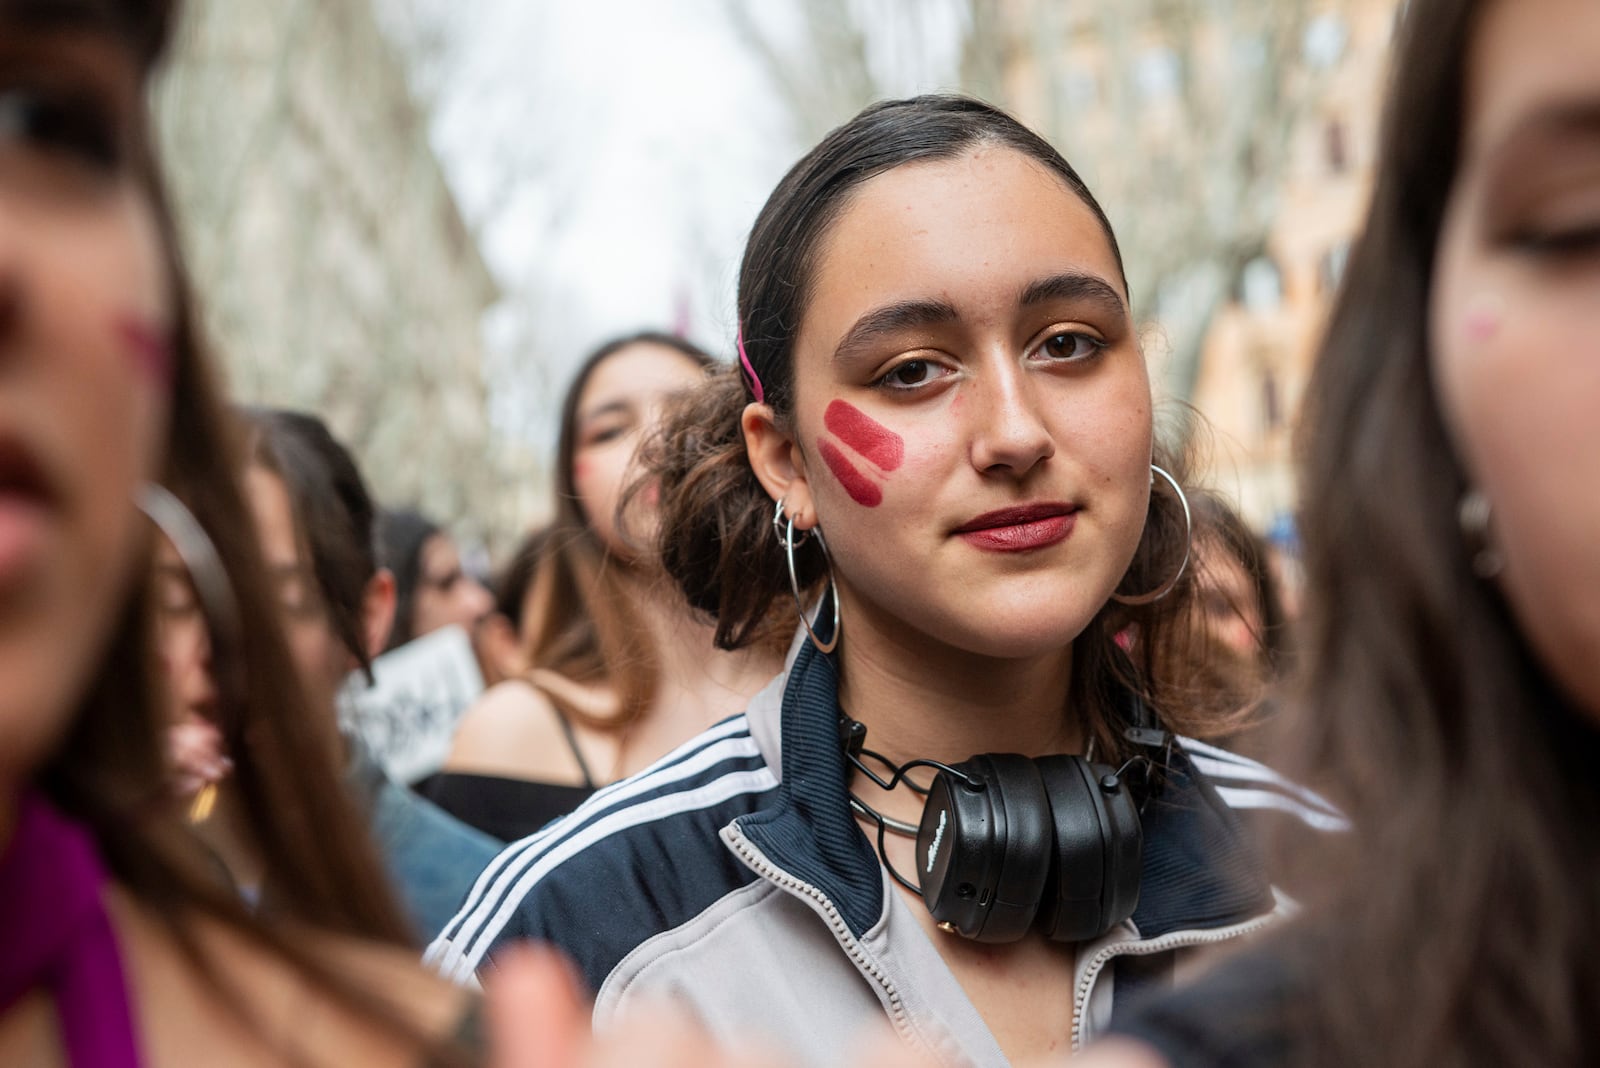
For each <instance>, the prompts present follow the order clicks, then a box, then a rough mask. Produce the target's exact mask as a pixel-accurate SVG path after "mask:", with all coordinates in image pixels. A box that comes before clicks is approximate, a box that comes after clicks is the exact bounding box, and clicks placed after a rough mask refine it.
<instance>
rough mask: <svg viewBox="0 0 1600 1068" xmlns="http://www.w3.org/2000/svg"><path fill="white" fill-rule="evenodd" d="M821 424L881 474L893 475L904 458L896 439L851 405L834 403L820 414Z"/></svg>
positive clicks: (901, 442) (899, 440)
mask: <svg viewBox="0 0 1600 1068" xmlns="http://www.w3.org/2000/svg"><path fill="white" fill-rule="evenodd" d="M822 422H823V425H825V426H826V427H827V428H828V429H829V430H831V431H833V433H834V435H835V436H836V437H838V439H839V440H840V441H842V442H844V443H845V444H846V445H848V446H850V447H851V448H852V449H854V450H856V452H859V453H860V454H861V455H862V456H865V457H866V458H867V459H868V460H870V461H871V462H872V463H873V464H874V465H876V466H877V467H880V468H882V469H883V470H885V471H893V470H894V469H895V468H897V467H899V466H900V464H901V462H902V461H903V460H905V458H906V443H905V441H904V440H903V439H902V438H901V437H900V435H899V434H896V433H895V432H894V431H892V430H890V429H889V428H888V427H886V426H884V425H883V424H882V423H880V422H878V421H877V420H876V419H874V418H872V417H871V416H869V415H867V414H866V413H865V412H862V411H861V410H860V409H859V408H857V407H855V405H853V404H849V403H847V402H845V401H842V400H836V401H834V402H833V403H832V404H830V405H828V410H827V411H825V412H823V413H822ZM835 474H837V472H835ZM841 481H842V480H841Z"/></svg>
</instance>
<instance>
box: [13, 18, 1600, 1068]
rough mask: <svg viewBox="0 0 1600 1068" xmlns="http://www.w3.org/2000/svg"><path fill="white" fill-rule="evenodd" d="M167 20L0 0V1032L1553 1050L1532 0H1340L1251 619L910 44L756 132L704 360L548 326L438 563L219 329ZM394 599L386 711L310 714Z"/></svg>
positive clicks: (1086, 261)
mask: <svg viewBox="0 0 1600 1068" xmlns="http://www.w3.org/2000/svg"><path fill="white" fill-rule="evenodd" d="M176 17H177V11H176V5H175V4H174V3H171V2H164V0H0V687H3V688H4V689H3V693H4V696H3V698H0V1064H7V1065H9V1064H19V1065H20V1064H26V1065H35V1064H38V1065H63V1066H75V1068H85V1066H99V1065H106V1066H117V1068H126V1066H134V1065H141V1064H149V1065H180V1064H230V1065H231V1064H241V1065H255V1064H260V1065H276V1064H295V1065H366V1064H373V1065H379V1064H384V1065H387V1064H443V1065H455V1064H461V1065H467V1064H488V1065H494V1066H500V1068H510V1066H517V1068H521V1066H525V1065H526V1066H532V1065H539V1066H545V1065H551V1066H561V1065H619V1064H630V1065H632V1064H654V1065H678V1064H695V1065H701V1064H706V1065H746V1066H758V1065H760V1066H776V1065H797V1066H807V1065H836V1064H852V1063H858V1064H889V1065H899V1066H911V1065H924V1066H933V1065H1004V1064H1012V1063H1016V1064H1033V1065H1047V1064H1056V1063H1062V1062H1064V1061H1067V1060H1068V1059H1070V1061H1071V1063H1073V1064H1080V1063H1081V1064H1083V1065H1086V1066H1098V1068H1115V1066H1126V1068H1159V1066H1163V1065H1168V1066H1173V1068H1188V1066H1196V1068H1199V1066H1224V1065H1228V1066H1258V1065H1260V1066H1265V1065H1280V1064H1281V1065H1291V1064H1292V1065H1301V1064H1328V1065H1349V1064H1361V1065H1369V1064H1370V1065H1395V1066H1413V1065H1454V1064H1460V1065H1477V1064H1484V1065H1487V1064H1494V1065H1530V1066H1531V1065H1584V1064H1592V1063H1600V1027H1597V1026H1596V1024H1595V1023H1594V1022H1593V1021H1592V1018H1591V1017H1590V1015H1589V1012H1588V1010H1589V1008H1590V1007H1591V1006H1593V1005H1596V1004H1600V963H1597V960H1600V954H1597V953H1596V952H1595V950H1596V949H1597V948H1600V931H1597V930H1596V929H1595V928H1596V926H1597V922H1600V921H1597V920H1596V919H1595V918H1594V917H1595V915H1596V913H1595V910H1594V909H1593V908H1592V907H1590V906H1588V905H1585V904H1584V902H1585V901H1588V900H1589V893H1590V889H1589V883H1588V878H1587V874H1586V873H1588V872H1591V871H1594V870H1595V869H1596V867H1597V859H1600V857H1597V854H1600V850H1597V848H1596V846H1597V842H1596V834H1595V830H1594V829H1595V827H1597V826H1600V811H1597V809H1600V780H1597V779H1596V777H1595V776H1594V775H1593V773H1592V768H1593V767H1594V766H1595V758H1596V757H1597V756H1600V753H1597V749H1600V744H1597V743H1600V722H1597V720H1600V553H1597V552H1596V549H1595V546H1596V545H1597V544H1600V506H1596V505H1595V504H1594V503H1593V502H1592V501H1591V500H1590V495H1588V494H1586V493H1585V492H1584V491H1585V489H1586V488H1587V487H1589V486H1590V485H1592V484H1593V483H1594V481H1595V478H1596V476H1600V432H1597V429H1596V427H1597V425H1600V424H1597V422H1596V420H1595V418H1594V413H1595V412H1597V411H1600V370H1597V369H1600V359H1597V358H1596V357H1600V347H1597V342H1596V340H1595V338H1596V336H1600V334H1597V331H1596V330H1595V329H1594V328H1595V327H1596V326H1597V325H1600V301H1597V300H1596V296H1597V294H1600V74H1597V71H1600V8H1597V7H1596V6H1595V5H1594V4H1593V3H1592V0H1412V2H1411V3H1409V4H1408V5H1407V6H1406V9H1405V12H1404V15H1403V16H1402V18H1401V20H1400V23H1399V26H1398V29H1397V37H1396V45H1395V55H1394V59H1393V73H1392V75H1391V80H1390V85H1389V88H1388V94H1387V105H1386V112H1385V118H1384V124H1383V128H1382V132H1381V143H1380V146H1379V163H1378V167H1377V174H1376V179H1375V184H1374V188H1373V192H1372V199H1371V204H1370V207H1369V212H1368V217H1367V219H1366V222H1365V224H1364V228H1363V230H1362V232H1361V234H1360V235H1359V236H1358V238H1357V240H1356V242H1355V244H1354V246H1353V251H1352V254H1351V258H1350V261H1349V267H1348V270H1347V275H1346V279H1345V282H1344V284H1343V285H1342V287H1341V289H1340V292H1339V294H1338V296H1337V298H1336V300H1335V304H1334V308H1333V310H1332V313H1331V315H1330V318H1329V322H1328V324H1327V327H1326V334H1325V337H1324V338H1323V340H1322V342H1321V346H1320V351H1319V355H1318V360H1317V364H1316V369H1315V373H1314V375H1313V379H1312V381H1311V383H1310V385H1309V386H1308V389H1307V399H1306V410H1305V412H1304V415H1303V450H1302V452H1303V470H1302V492H1303V495H1304V501H1303V505H1302V509H1301V515H1300V532H1301V539H1302V541H1303V560H1302V566H1303V570H1304V576H1305V586H1304V589H1303V590H1301V591H1298V592H1297V596H1296V598H1295V601H1296V604H1297V606H1298V609H1297V611H1296V612H1294V613H1291V612H1290V611H1288V610H1287V609H1286V606H1285V601H1284V598H1283V597H1282V591H1281V590H1280V588H1279V584H1278V578H1277V575H1276V573H1275V571H1274V567H1273V564H1272V561H1271V559H1270V556H1271V552H1270V550H1269V549H1268V547H1267V546H1266V545H1265V544H1264V543H1263V542H1262V540H1261V539H1260V538H1259V537H1258V536H1256V535H1255V534H1254V533H1253V532H1252V531H1250V529H1249V528H1248V527H1247V526H1246V525H1245V524H1244V523H1243V522H1242V521H1241V520H1240V518H1239V517H1238V515H1237V514H1236V513H1235V512H1234V511H1233V510H1232V509H1231V508H1230V507H1229V505H1228V503H1227V502H1226V501H1225V500H1224V499H1222V498H1221V497H1219V496H1218V495H1217V494H1215V493H1214V492H1210V491H1208V490H1207V489H1206V488H1204V487H1203V486H1201V485H1199V484H1198V481H1197V479H1198V476H1197V474H1196V472H1195V470H1194V469H1193V468H1194V466H1195V462H1194V458H1193V457H1192V456H1191V455H1190V445H1189V444H1188V443H1187V442H1182V441H1168V440H1163V438H1162V436H1161V435H1160V434H1158V433H1157V430H1156V424H1157V420H1156V419H1155V417H1154V403H1153V398H1152V391H1151V385H1150V380H1149V377H1148V373H1147V369H1146V362H1145V356H1144V353H1143V351H1142V350H1141V346H1140V334H1139V331H1138V329H1137V320H1136V318H1135V316H1136V314H1137V313H1138V309H1135V308H1133V307H1131V306H1130V302H1129V293H1128V285H1127V281H1126V277H1125V274H1124V268H1123V263H1122V258H1121V252H1120V250H1119V247H1118V244H1117V240H1116V236H1115V233H1114V231H1113V227H1112V225H1111V223H1110V222H1109V220H1108V219H1107V217H1106V215H1105V213H1104V212H1103V211H1102V210H1101V208H1100V206H1099V205H1098V203H1097V202H1096V200H1095V198H1094V195H1093V194H1092V192H1091V191H1090V190H1089V188H1088V187H1087V186H1086V185H1085V184H1084V182H1083V181H1082V180H1081V179H1080V177H1079V175H1078V173H1077V171H1076V170H1075V169H1074V168H1073V166H1072V165H1071V164H1070V163H1069V162H1068V160H1067V159H1066V158H1064V157H1063V156H1062V155H1061V153H1060V152H1059V150H1058V149H1057V148H1055V147H1054V146H1052V145H1050V144H1049V143H1047V142H1046V141H1044V140H1042V139H1041V138H1040V137H1038V136H1037V135H1036V134H1034V133H1033V132H1032V131H1030V130H1029V129H1028V128H1027V127H1026V126H1025V125H1023V124H1022V123H1020V122H1018V121H1017V120H1016V119H1015V118H1013V117H1011V116H1010V115H1008V114H1006V113H1005V112H1004V111H1001V110H999V109H997V108H995V107H993V106H991V105H988V104H986V103H982V102H980V101H977V100H974V99H971V98H967V97H962V96H954V95H927V96H919V97H915V98H911V99H905V100H893V101H884V102H880V103H878V104H874V105H872V106H870V107H868V108H867V109H866V110H864V111H862V112H861V113H860V114H859V115H857V116H855V117H854V118H852V119H850V120H849V121H847V122H845V123H844V124H843V125H842V126H840V127H838V128H837V129H835V130H833V131H832V132H831V133H829V134H827V135H826V136H825V137H824V138H823V139H822V140H821V141H820V142H819V143H818V144H817V145H816V146H814V147H813V148H812V149H811V150H810V151H808V152H807V153H806V154H805V155H804V156H803V157H802V158H801V159H800V160H799V161H798V162H797V163H796V164H795V165H794V166H793V167H792V168H791V169H790V170H789V172H788V173H787V174H786V175H785V176H784V178H783V179H782V181H781V182H780V183H779V184H778V186H777V188H776V189H775V190H774V191H773V193H772V194H771V196H770V197H769V199H768V200H767V202H766V204H765V205H764V207H763V208H762V210H761V212H760V214H759V216H758V217H757V219H756V221H755V223H754V226H753V228H752V230H751V233H750V235H749V239H748V242H747V245H746V248H745V253H744V257H743V261H742V263H741V264H740V268H739V279H738V301H737V313H736V314H737V322H736V324H734V326H735V334H736V340H735V342H734V345H733V351H732V352H730V353H728V354H727V355H726V357H725V358H720V359H719V358H717V357H715V356H713V355H712V354H711V353H708V352H706V351H704V350H702V349H700V348H699V347H697V346H695V345H694V344H692V343H690V342H689V341H687V340H685V339H683V338H681V337H677V336H674V335H670V334H666V333H660V332H654V331H644V332H639V333H633V334H628V335H626V336H621V337H619V338H618V339H616V340H615V341H612V342H610V343H608V344H606V345H604V346H602V347H600V348H599V349H597V350H596V351H595V352H594V353H592V354H591V355H590V356H589V358H588V359H587V360H586V361H585V362H584V363H583V364H582V366H581V368H580V370H579V371H578V373H577V375H576V377H575V379H574V381H573V382H572V384H571V385H570V387H569V389H568V391H567V393H566V396H565V399H564V402H563V404H562V407H561V421H560V427H559V431H558V434H559V436H558V438H557V441H556V446H557V447H556V466H555V470H554V477H553V479H552V481H553V484H554V487H555V493H554V500H553V501H552V505H553V515H554V519H553V520H552V521H551V522H550V523H549V524H548V525H546V526H543V527H541V528H540V529H538V530H535V531H531V532H529V533H528V534H527V536H526V538H525V540H524V541H523V543H522V544H521V545H519V546H518V548H517V550H516V552H515V554H514V555H513V556H511V557H510V558H509V559H508V560H507V561H506V562H505V565H504V567H503V568H501V569H500V570H499V571H498V572H496V573H495V574H494V575H493V576H485V575H474V574H473V573H472V568H470V567H469V566H467V565H466V564H464V563H463V559H464V554H463V552H462V551H461V548H460V547H459V546H458V545H457V544H456V543H455V541H454V540H453V539H452V537H451V535H450V533H449V525H450V524H449V522H448V521H449V520H450V519H451V518H455V517H430V516H426V515H423V514H421V513H419V512H418V511H416V510H414V509H411V508H408V507H405V502H391V503H393V504H394V505H396V507H393V508H389V509H383V508H380V507H379V505H378V504H377V502H375V501H374V499H373V497H372V494H371V493H370V491H369V489H368V486H367V481H366V479H365V478H364V477H363V474H362V472H361V471H360V469H359V467H358V464H357V462H356V460H355V459H354V458H353V457H352V455H351V453H350V452H349V451H348V450H347V449H346V448H345V447H344V446H343V445H342V444H341V443H340V442H339V441H338V440H337V437H336V436H335V434H334V433H332V432H331V431H330V429H329V428H328V427H327V426H326V425H325V424H324V423H323V422H322V420H321V419H319V418H318V417H317V416H316V415H315V414H314V413H308V412H297V411H289V410H282V409H274V408H261V407H249V406H244V405H242V404H240V403H238V402H237V401H236V400H234V399H231V398H230V397H229V396H228V395H227V393H226V391H225V390H224V388H223V386H222V384H221V381H220V377H219V375H218V372H217V370H216V367H215V362H214V357H213V356H212V354H211V353H210V352H209V351H208V349H207V346H206V343H205V341H204V338H203V336H202V331H201V329H200V327H199V325H198V322H199V318H198V316H197V313H196V307H195V298H194V295H193V292H192V288H191V284H190V281H189V279H188V276H187V274H186V272H185V269H184V266H183V263H182V258H181V255H180V253H179V249H178V246H177V243H176V240H175V236H174V235H175V232H176V231H175V226H174V218H173V211H174V210H180V211H181V205H178V206H176V209H175V208H174V206H173V205H171V204H170V203H169V202H168V200H167V198H166V195H165V193H164V189H163V185H162V181H161V177H160V172H161V168H160V160H159V158H158V156H157V153H156V152H155V149H154V146H153V139H152V136H151V116H150V114H149V111H148V107H149V102H148V92H147V90H148V82H149V79H150V77H151V76H152V73H153V71H154V70H156V69H157V67H158V65H159V63H160V61H161V57H162V55H163V53H164V51H165V50H166V47H167V45H168V43H169V38H170V36H171V34H172V32H173V26H174V20H175V19H176ZM1197 210H1198V209H1197ZM374 360H375V363H376V362H378V361H380V360H381V356H378V355H375V356H374ZM451 636H454V639H455V640H457V641H459V643H460V645H459V648H463V649H466V650H467V652H464V653H462V654H461V655H462V656H464V657H466V659H467V661H468V663H467V665H466V668H465V670H466V672H467V674H469V675H470V676H471V677H472V679H473V680H475V681H474V685H473V686H472V689H473V691H475V692H474V693H472V694H471V695H470V698H471V699H470V700H467V701H464V702H463V706H464V707H461V708H458V709H453V710H452V711H451V714H450V716H449V717H448V718H447V719H446V720H445V723H446V726H447V728H448V735H447V737H446V738H444V740H443V744H442V748H441V749H440V751H439V752H438V755H437V759H435V760H431V761H425V763H426V764H427V766H426V767H424V768H423V769H422V770H421V771H420V772H419V771H418V769H417V762H416V761H415V760H411V761H408V762H404V763H403V764H402V763H397V762H396V761H395V760H394V759H393V754H392V753H390V752H389V751H388V750H386V749H385V748H384V746H383V745H382V744H380V742H381V740H377V739H374V738H373V737H371V736H369V735H368V734H367V733H364V731H363V727H362V723H361V721H360V720H359V719H358V718H352V717H351V716H349V715H347V714H345V713H344V712H343V711H342V710H343V709H344V708H345V707H346V703H347V699H348V697H349V695H350V694H352V693H357V694H359V693H372V692H388V691H387V690H385V688H384V687H385V684H386V679H392V678H393V677H394V672H395V671H396V670H397V669H396V668H395V667H394V665H396V664H398V663H401V662H403V661H404V662H406V663H410V664H413V665H414V664H415V663H416V661H417V659H418V655H419V653H418V651H419V650H420V649H424V648H427V649H432V648H435V645H433V644H430V643H436V642H438V639H440V638H441V637H445V638H450V637H451ZM437 648H439V649H441V650H444V651H443V652H441V653H439V654H438V655H439V656H441V657H449V656H450V655H451V654H450V652H449V649H450V648H452V647H451V646H448V645H446V644H439V645H437ZM429 655H431V654H429ZM407 658H409V659H407ZM451 665H452V670H456V669H459V668H460V667H461V665H460V664H459V663H457V662H456V661H451ZM458 673H459V672H458ZM413 755H414V754H413Z"/></svg>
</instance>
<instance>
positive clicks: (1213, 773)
mask: <svg viewBox="0 0 1600 1068" xmlns="http://www.w3.org/2000/svg"><path fill="white" fill-rule="evenodd" d="M1189 760H1190V762H1191V763H1193V764H1194V766H1195V767H1196V768H1198V769H1199V770H1200V771H1201V772H1202V773H1204V774H1205V776H1206V777H1207V778H1208V779H1210V780H1211V781H1212V782H1213V783H1215V784H1217V785H1219V786H1220V785H1221V784H1222V781H1223V780H1228V779H1232V780H1236V781H1239V782H1248V783H1265V784H1267V785H1269V786H1274V787H1276V788H1277V789H1279V790H1282V791H1283V792H1284V793H1286V794H1290V795H1292V796H1293V797H1294V798H1295V799H1296V800H1298V801H1300V802H1301V803H1303V804H1306V805H1310V806H1311V807H1312V808H1317V809H1321V810H1322V811H1323V812H1324V813H1325V814H1326V815H1329V816H1339V815H1340V812H1339V810H1338V809H1337V808H1336V807H1334V806H1333V805H1332V804H1330V803H1328V802H1327V801H1324V800H1323V799H1322V798H1321V797H1320V796H1318V795H1317V793H1316V792H1315V791H1313V790H1308V789H1306V788H1305V787H1304V786H1301V785H1300V784H1299V783H1297V782H1294V781H1293V780H1290V779H1286V778H1284V777H1283V776H1282V775H1279V774H1278V773H1277V772H1275V771H1273V770H1272V769H1271V768H1269V767H1267V766H1266V765H1265V764H1256V765H1254V766H1247V765H1244V764H1227V763H1224V762H1223V761H1220V760H1213V759H1212V758H1210V757H1205V756H1200V755H1199V754H1198V753H1191V754H1189Z"/></svg>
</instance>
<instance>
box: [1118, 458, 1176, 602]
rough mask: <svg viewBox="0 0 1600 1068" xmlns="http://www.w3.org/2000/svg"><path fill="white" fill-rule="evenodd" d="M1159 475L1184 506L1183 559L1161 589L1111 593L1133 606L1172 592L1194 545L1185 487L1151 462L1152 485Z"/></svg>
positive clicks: (1120, 600) (1152, 600)
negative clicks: (1144, 591) (1138, 592)
mask: <svg viewBox="0 0 1600 1068" xmlns="http://www.w3.org/2000/svg"><path fill="white" fill-rule="evenodd" d="M1157 475H1160V476H1161V477H1162V478H1164V479H1166V480H1167V485H1169V486H1171V487H1172V492H1173V493H1176V494H1177V495H1178V503H1179V504H1180V505H1182V506H1183V559H1182V560H1180V561H1178V570H1177V571H1176V572H1174V573H1173V575H1172V577H1171V578H1170V579H1168V580H1167V581H1166V583H1164V584H1163V585H1162V586H1161V588H1160V589H1157V590H1154V591H1153V592H1151V593H1141V594H1137V595H1135V596H1131V597H1130V596H1126V595H1124V594H1120V593H1113V594H1112V595H1111V599H1112V600H1113V601H1115V602H1117V603H1118V604H1125V605H1131V606H1133V607H1138V606H1140V605H1146V604H1155V603H1156V602H1157V601H1159V600H1161V598H1163V597H1165V596H1166V595H1167V594H1169V593H1171V592H1172V591H1173V590H1174V589H1176V588H1177V586H1178V580H1179V579H1181V578H1183V572H1184V570H1185V569H1186V568H1188V566H1189V552H1190V550H1191V549H1192V548H1193V547H1194V517H1193V516H1192V515H1190V514H1189V498H1188V497H1186V496H1184V493H1183V487H1182V486H1180V485H1178V480H1177V479H1175V478H1173V477H1172V476H1171V475H1169V474H1167V472H1166V471H1164V470H1162V469H1161V468H1160V467H1157V466H1156V465H1155V464H1151V465H1150V484H1151V485H1152V486H1154V485H1155V482H1156V476H1157Z"/></svg>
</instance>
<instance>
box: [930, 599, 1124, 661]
mask: <svg viewBox="0 0 1600 1068" xmlns="http://www.w3.org/2000/svg"><path fill="white" fill-rule="evenodd" d="M1093 619H1094V612H1093V611H1090V610H1088V609H1080V610H1077V611H1073V610H1072V609H1071V608H1070V607H1067V606H1063V605H1061V604H1060V603H1059V602H1058V603H1056V604H1054V605H1050V606H1048V607H1046V606H1038V607H1037V608H1033V607H1031V606H1028V605H1026V604H1022V603H1016V602H1014V603H1012V604H1008V605H1005V606H1003V607H999V606H997V607H995V608H994V609H993V610H991V611H984V610H983V609H982V608H981V607H978V606H973V607H972V608H970V609H968V610H967V611H965V612H963V613H962V615H961V618H960V619H958V620H953V621H951V622H952V627H951V629H952V630H953V631H955V632H956V633H952V634H950V635H949V637H948V638H946V641H948V642H949V644H951V645H954V646H956V647H957V648H960V649H965V650H966V651H967V652H970V653H974V654H976V655H978V656H986V657H992V658H994V659H996V660H1028V659H1032V658H1034V657H1039V656H1048V655H1050V654H1052V653H1059V652H1061V651H1063V650H1065V649H1067V648H1069V647H1070V646H1071V645H1072V643H1073V642H1075V641H1077V639H1078V636H1079V635H1081V634H1082V633H1083V632H1084V630H1085V629H1087V628H1088V626H1089V624H1090V622H1092V621H1093Z"/></svg>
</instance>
